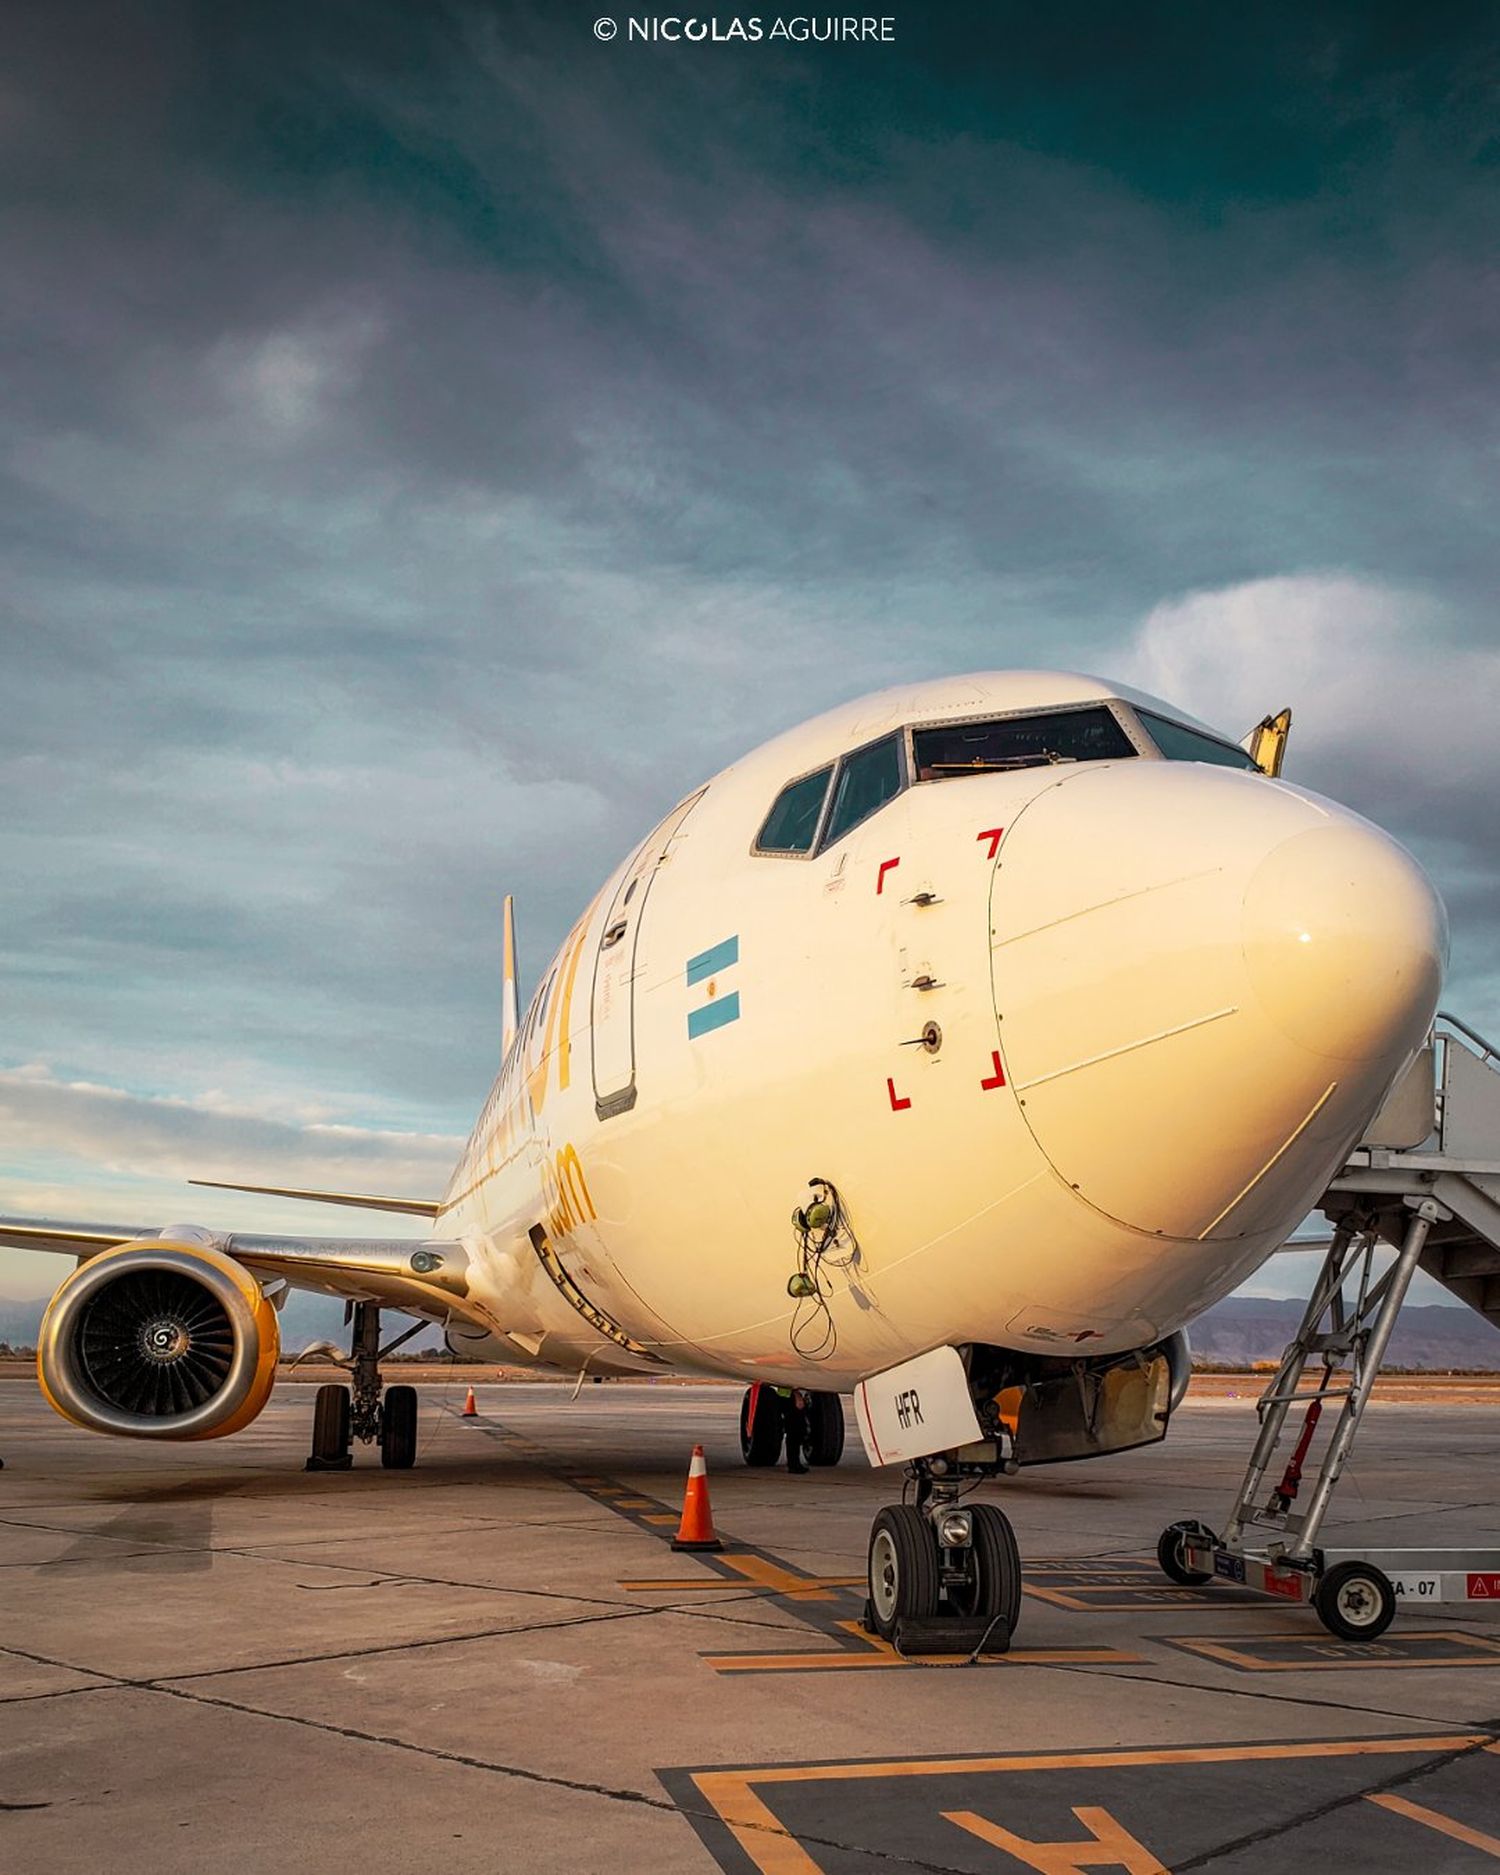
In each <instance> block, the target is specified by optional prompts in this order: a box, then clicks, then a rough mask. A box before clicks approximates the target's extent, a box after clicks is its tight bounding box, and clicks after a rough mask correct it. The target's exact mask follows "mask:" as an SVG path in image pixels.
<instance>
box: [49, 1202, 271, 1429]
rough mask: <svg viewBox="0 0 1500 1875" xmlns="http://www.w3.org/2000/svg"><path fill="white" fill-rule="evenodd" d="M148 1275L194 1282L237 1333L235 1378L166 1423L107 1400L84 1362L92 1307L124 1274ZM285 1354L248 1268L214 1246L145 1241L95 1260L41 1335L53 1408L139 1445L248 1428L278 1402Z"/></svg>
mask: <svg viewBox="0 0 1500 1875" xmlns="http://www.w3.org/2000/svg"><path fill="white" fill-rule="evenodd" d="M144 1270H165V1271H170V1272H171V1273H172V1274H174V1275H178V1276H187V1277H190V1278H191V1279H192V1280H193V1281H194V1282H197V1283H199V1284H201V1285H202V1287H203V1288H204V1289H206V1290H207V1291H208V1292H209V1293H210V1294H211V1295H212V1296H213V1297H214V1299H215V1300H216V1301H217V1302H218V1303H219V1304H220V1305H221V1306H222V1308H223V1309H224V1311H225V1313H226V1314H227V1315H228V1317H229V1321H230V1326H231V1328H232V1330H233V1333H234V1354H233V1357H232V1358H231V1361H230V1366H229V1372H228V1373H227V1374H226V1376H225V1378H224V1383H223V1385H222V1386H221V1387H220V1388H219V1390H218V1392H217V1393H215V1394H214V1395H213V1397H212V1398H211V1399H208V1400H205V1401H204V1402H203V1403H202V1405H201V1406H197V1407H194V1408H193V1409H192V1410H191V1411H189V1412H183V1413H174V1414H168V1415H163V1416H161V1417H159V1418H158V1417H155V1416H153V1415H150V1414H142V1413H129V1412H124V1411H122V1410H121V1409H120V1408H119V1407H116V1406H113V1405H111V1404H110V1403H109V1402H108V1401H107V1400H104V1399H101V1398H100V1396H99V1394H98V1393H97V1391H96V1390H95V1389H94V1387H93V1386H91V1384H90V1382H89V1378H88V1373H87V1370H86V1368H85V1367H84V1364H83V1362H82V1361H81V1360H80V1359H79V1356H78V1348H77V1335H78V1329H79V1325H80V1321H81V1318H82V1313H83V1309H84V1305H85V1304H86V1303H88V1302H89V1301H90V1300H91V1299H92V1298H94V1297H96V1296H98V1295H100V1294H102V1292H103V1291H104V1290H105V1289H107V1288H108V1287H109V1285H110V1284H111V1283H112V1282H114V1281H117V1280H118V1279H119V1278H120V1277H121V1276H125V1275H127V1274H132V1273H135V1272H137V1271H144ZM280 1354H281V1336H280V1332H279V1329H278V1325H277V1321H276V1311H275V1309H274V1308H273V1307H272V1306H271V1304H270V1303H269V1302H268V1301H267V1300H266V1298H265V1296H264V1294H263V1293H262V1291H261V1287H260V1284H259V1283H258V1282H257V1281H256V1280H255V1278H254V1276H252V1275H251V1273H250V1272H249V1271H248V1270H247V1269H245V1268H244V1267H243V1265H241V1264H239V1263H236V1262H235V1260H234V1258H233V1257H231V1256H226V1255H225V1254H224V1252H223V1251H222V1250H215V1249H212V1248H210V1247H209V1246H208V1245H206V1244H187V1243H169V1242H165V1241H163V1240H162V1239H160V1238H156V1237H143V1238H137V1239H136V1240H135V1241H133V1242H131V1243H123V1244H117V1245H116V1246H115V1247H114V1248H113V1249H112V1250H105V1251H103V1252H101V1253H100V1254H99V1255H98V1256H95V1257H90V1258H89V1260H88V1262H87V1263H84V1264H83V1265H81V1266H80V1267H79V1268H78V1269H77V1270H75V1271H74V1273H73V1274H72V1275H71V1276H70V1277H68V1279H67V1281H66V1282H64V1283H63V1284H62V1286H61V1287H60V1288H59V1289H58V1291H57V1293H56V1295H54V1296H53V1298H52V1300H51V1302H50V1303H49V1304H48V1307H47V1313H46V1314H45V1316H43V1318H42V1328H41V1333H40V1334H39V1335H38V1337H37V1361H36V1364H37V1379H38V1381H39V1382H40V1384H41V1389H42V1393H43V1394H44V1396H45V1397H46V1400H47V1403H48V1405H49V1406H51V1407H52V1408H53V1409H54V1410H55V1411H56V1412H59V1413H61V1414H62V1416H63V1418H64V1419H70V1420H72V1422H73V1423H74V1425H77V1426H86V1427H87V1428H88V1429H89V1430H90V1431H91V1432H113V1433H119V1434H122V1435H124V1436H125V1437H128V1438H137V1439H222V1438H223V1437H224V1436H225V1435H226V1434H228V1433H231V1432H238V1431H239V1430H240V1429H241V1428H242V1427H244V1426H248V1425H249V1424H250V1422H251V1420H252V1419H254V1418H255V1416H256V1414H257V1413H259V1412H260V1410H261V1408H262V1407H263V1406H264V1405H265V1403H266V1401H267V1400H268V1399H269V1398H270V1397H271V1387H272V1384H273V1383H274V1381H275V1378H276V1362H277V1360H278V1358H279V1357H280Z"/></svg>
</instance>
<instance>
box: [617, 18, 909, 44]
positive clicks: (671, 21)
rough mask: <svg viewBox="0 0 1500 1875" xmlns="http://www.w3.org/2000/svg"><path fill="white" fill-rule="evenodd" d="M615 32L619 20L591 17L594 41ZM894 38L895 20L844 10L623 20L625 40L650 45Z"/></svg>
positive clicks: (868, 41)
mask: <svg viewBox="0 0 1500 1875" xmlns="http://www.w3.org/2000/svg"><path fill="white" fill-rule="evenodd" d="M619 32H620V22H619V21H618V20H613V19H598V20H595V21H594V37H595V38H596V39H603V40H610V39H614V38H616V37H617V36H618V35H619ZM895 37H896V22H895V20H894V18H892V17H890V16H886V17H883V18H871V17H870V16H868V15H866V16H862V17H858V18H856V17H855V16H854V15H852V14H844V15H840V16H839V17H837V18H836V17H834V16H833V15H832V14H828V15H819V16H818V17H816V18H815V17H813V16H811V15H809V14H797V15H796V16H794V17H792V18H789V19H782V18H777V19H772V20H768V19H762V18H761V17H760V16H759V15H756V16H754V17H752V18H750V19H741V18H739V16H738V15H736V16H735V18H733V19H717V18H711V19H696V18H689V17H686V16H684V15H681V14H675V13H664V14H656V15H652V16H651V17H650V18H647V19H628V20H626V21H625V38H626V39H627V41H628V40H632V39H640V40H644V41H645V42H646V43H648V44H658V43H665V44H668V45H674V44H677V43H678V42H680V41H682V40H687V41H689V42H690V43H693V44H697V43H699V42H706V43H708V44H710V45H729V44H733V43H734V42H736V41H738V42H739V43H740V44H743V45H753V44H756V43H758V42H759V41H761V40H771V39H786V40H796V41H798V42H803V41H806V42H815V43H817V44H819V45H848V44H876V45H890V44H892V43H893V42H894V40H895Z"/></svg>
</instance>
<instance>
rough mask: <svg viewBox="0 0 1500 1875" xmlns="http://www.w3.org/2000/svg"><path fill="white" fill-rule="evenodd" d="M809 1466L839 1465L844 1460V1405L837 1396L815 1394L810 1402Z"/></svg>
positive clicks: (808, 1418) (808, 1416)
mask: <svg viewBox="0 0 1500 1875" xmlns="http://www.w3.org/2000/svg"><path fill="white" fill-rule="evenodd" d="M807 1425H808V1439H807V1462H808V1463H809V1464H810V1465H836V1464H837V1463H838V1462H839V1460H840V1459H841V1458H842V1457H843V1456H844V1402H843V1401H842V1400H841V1399H840V1398H839V1396H838V1395H837V1394H836V1393H812V1394H809V1395H808V1402H807Z"/></svg>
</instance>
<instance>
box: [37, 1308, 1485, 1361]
mask: <svg viewBox="0 0 1500 1875" xmlns="http://www.w3.org/2000/svg"><path fill="white" fill-rule="evenodd" d="M44 1306H45V1305H44V1304H43V1303H41V1302H4V1301H0V1342H9V1344H10V1345H11V1346H12V1347H13V1348H20V1347H27V1348H29V1347H34V1346H35V1345H36V1334H37V1328H38V1327H39V1326H40V1323H41V1319H42V1310H43V1308H44ZM1301 1319H1302V1304H1301V1303H1300V1302H1271V1301H1263V1300H1261V1299H1260V1298H1258V1297H1256V1296H1230V1297H1229V1298H1228V1300H1227V1301H1224V1302H1218V1303H1215V1305H1214V1306H1213V1308H1211V1309H1210V1310H1209V1311H1208V1312H1207V1314H1205V1315H1200V1316H1199V1317H1198V1319H1197V1321H1195V1322H1194V1323H1193V1324H1192V1326H1191V1327H1190V1328H1189V1329H1188V1338H1189V1340H1190V1341H1191V1342H1192V1344H1193V1359H1194V1360H1195V1361H1196V1362H1197V1363H1198V1365H1199V1366H1200V1367H1215V1366H1224V1367H1250V1366H1253V1365H1254V1364H1255V1363H1256V1362H1257V1361H1276V1360H1279V1359H1280V1358H1281V1351H1282V1349H1283V1348H1284V1347H1285V1346H1286V1344H1287V1342H1288V1341H1290V1340H1291V1338H1292V1336H1293V1335H1294V1334H1295V1333H1296V1330H1297V1324H1298V1323H1299V1322H1300V1321H1301ZM343 1324H344V1311H343V1306H342V1304H340V1303H338V1302H334V1301H331V1300H329V1299H328V1298H327V1297H324V1296H294V1297H292V1299H291V1300H290V1301H289V1302H288V1303H287V1305H286V1309H285V1311H284V1312H283V1314H282V1317H281V1345H282V1347H283V1348H284V1349H285V1350H286V1351H287V1353H288V1354H296V1353H298V1352H299V1351H300V1350H301V1349H302V1348H305V1347H306V1346H307V1344H308V1342H309V1341H314V1340H317V1339H320V1338H324V1339H327V1340H330V1341H335V1342H339V1343H340V1344H342V1342H343V1338H344V1332H345V1331H344V1325H343ZM442 1345H443V1343H442V1333H441V1331H440V1330H439V1329H436V1328H430V1329H428V1330H426V1331H425V1332H424V1333H423V1334H420V1335H417V1336H415V1337H414V1338H413V1339H412V1340H411V1341H409V1342H408V1343H407V1344H406V1350H405V1351H406V1352H409V1353H415V1352H422V1351H424V1350H426V1349H431V1348H440V1347H441V1346H442ZM1388 1365H1391V1366H1395V1367H1417V1368H1443V1367H1467V1368H1481V1369H1494V1370H1497V1371H1500V1335H1497V1334H1496V1333H1495V1330H1494V1329H1493V1328H1491V1326H1490V1325H1489V1323H1488V1322H1487V1321H1485V1319H1484V1317H1483V1316H1481V1315H1477V1314H1476V1313H1475V1312H1474V1310H1472V1309H1466V1308H1463V1307H1462V1306H1460V1305H1458V1304H1454V1305H1453V1306H1452V1307H1445V1306H1444V1305H1443V1304H1441V1303H1438V1304H1429V1305H1424V1306H1423V1307H1420V1308H1411V1307H1408V1308H1405V1309H1403V1310H1402V1311H1401V1317H1400V1319H1399V1320H1398V1322H1397V1323H1396V1332H1395V1334H1394V1335H1393V1336H1392V1337H1391V1351H1390V1355H1389V1357H1388Z"/></svg>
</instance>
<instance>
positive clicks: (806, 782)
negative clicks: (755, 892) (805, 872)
mask: <svg viewBox="0 0 1500 1875" xmlns="http://www.w3.org/2000/svg"><path fill="white" fill-rule="evenodd" d="M832 773H833V767H832V765H831V764H830V765H829V766H828V767H827V768H820V769H819V770H818V772H817V773H816V774H815V775H804V776H803V777H802V779H801V780H800V781H793V782H791V783H790V784H789V785H788V786H787V787H785V788H783V789H782V790H781V792H780V794H778V795H777V797H776V804H775V806H774V807H772V809H771V811H770V813H769V814H767V815H766V824H765V825H764V826H763V827H762V828H761V830H760V837H759V838H758V839H757V840H756V842H755V844H756V846H757V848H758V849H759V850H760V851H761V852H762V853H810V852H811V851H812V843H813V841H814V840H815V839H816V838H817V833H818V821H819V818H820V817H821V815H822V812H823V797H824V795H826V794H827V792H828V777H829V776H830V775H831V774H832Z"/></svg>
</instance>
